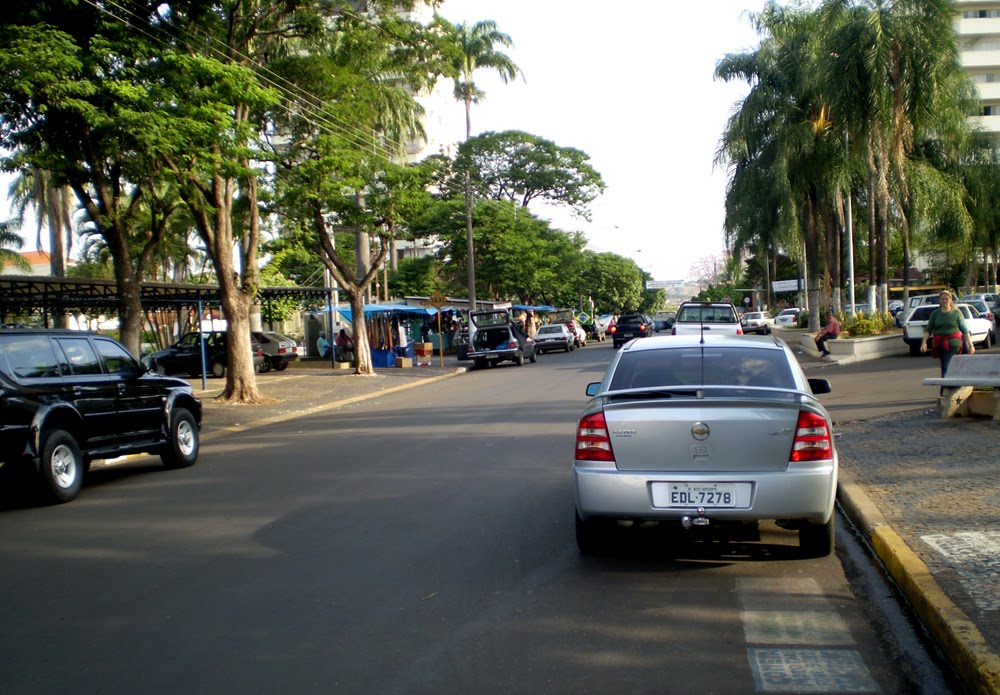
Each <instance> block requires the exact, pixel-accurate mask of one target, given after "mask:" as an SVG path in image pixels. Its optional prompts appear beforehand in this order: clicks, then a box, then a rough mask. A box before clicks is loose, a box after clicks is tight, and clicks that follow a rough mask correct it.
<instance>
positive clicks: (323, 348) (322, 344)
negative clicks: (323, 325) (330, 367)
mask: <svg viewBox="0 0 1000 695" xmlns="http://www.w3.org/2000/svg"><path fill="white" fill-rule="evenodd" d="M316 352H318V353H319V356H320V357H329V356H330V343H329V342H328V341H327V339H326V333H320V334H319V338H317V339H316Z"/></svg>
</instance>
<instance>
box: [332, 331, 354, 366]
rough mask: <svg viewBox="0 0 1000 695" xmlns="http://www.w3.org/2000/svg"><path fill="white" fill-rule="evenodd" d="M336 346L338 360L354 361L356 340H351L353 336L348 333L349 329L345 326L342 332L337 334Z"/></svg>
mask: <svg viewBox="0 0 1000 695" xmlns="http://www.w3.org/2000/svg"><path fill="white" fill-rule="evenodd" d="M336 347H337V361H338V362H353V361H354V341H352V340H351V337H350V336H349V335H347V331H345V330H344V329H343V328H341V329H340V333H338V334H337V341H336Z"/></svg>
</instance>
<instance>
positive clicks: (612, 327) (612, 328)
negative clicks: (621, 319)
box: [608, 326, 618, 333]
mask: <svg viewBox="0 0 1000 695" xmlns="http://www.w3.org/2000/svg"><path fill="white" fill-rule="evenodd" d="M617 332H618V326H611V328H609V329H608V333H617Z"/></svg>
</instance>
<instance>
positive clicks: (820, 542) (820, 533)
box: [799, 516, 836, 558]
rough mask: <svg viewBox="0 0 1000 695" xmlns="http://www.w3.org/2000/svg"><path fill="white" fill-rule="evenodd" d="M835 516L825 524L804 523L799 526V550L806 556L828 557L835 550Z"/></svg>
mask: <svg viewBox="0 0 1000 695" xmlns="http://www.w3.org/2000/svg"><path fill="white" fill-rule="evenodd" d="M834 522H835V519H834V517H832V516H831V517H830V520H829V521H828V522H826V523H825V524H809V523H803V525H802V526H801V527H800V528H799V550H800V551H801V552H802V555H803V556H805V557H811V558H816V557H827V556H828V555H830V553H832V552H833V543H834V536H835V535H836V524H835V523H834Z"/></svg>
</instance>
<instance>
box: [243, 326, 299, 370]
mask: <svg viewBox="0 0 1000 695" xmlns="http://www.w3.org/2000/svg"><path fill="white" fill-rule="evenodd" d="M250 335H251V336H253V339H254V340H256V341H257V342H258V343H259V344H260V347H261V350H262V351H263V353H264V361H263V362H262V363H261V366H260V371H261V372H268V371H270V370H271V369H274V370H275V371H278V372H281V371H284V370H286V369H288V365H289V364H290V363H292V362H294V361H295V360H297V359H298V358H299V344H298V343H296V342H295V341H294V340H292V339H291V338H289V337H288V336H287V335H282V334H281V333H275V332H274V331H251V332H250Z"/></svg>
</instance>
